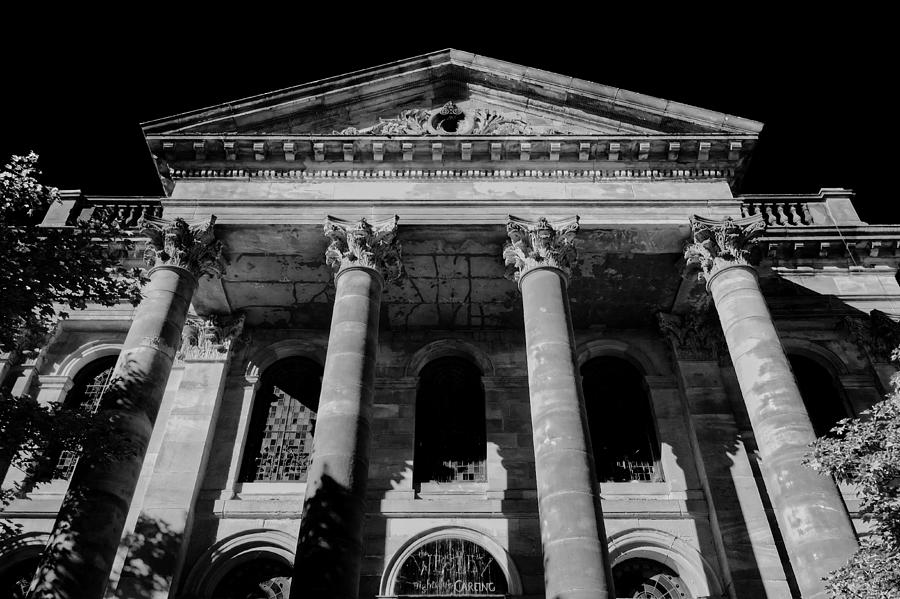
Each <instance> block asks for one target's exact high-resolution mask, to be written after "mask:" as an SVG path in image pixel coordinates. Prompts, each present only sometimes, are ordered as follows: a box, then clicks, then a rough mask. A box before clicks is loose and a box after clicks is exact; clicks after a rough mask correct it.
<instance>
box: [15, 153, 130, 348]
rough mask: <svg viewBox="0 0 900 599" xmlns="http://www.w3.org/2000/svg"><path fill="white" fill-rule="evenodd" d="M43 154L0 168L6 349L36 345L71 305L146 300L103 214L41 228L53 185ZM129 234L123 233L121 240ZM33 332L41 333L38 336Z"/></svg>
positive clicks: (118, 235)
mask: <svg viewBox="0 0 900 599" xmlns="http://www.w3.org/2000/svg"><path fill="white" fill-rule="evenodd" d="M37 160H38V157H37V155H36V154H34V153H33V152H32V153H30V154H28V155H27V156H13V157H12V158H11V159H10V161H9V163H7V164H6V166H5V167H4V168H3V170H2V171H0V256H2V257H3V259H2V260H0V350H2V351H12V350H15V349H19V350H24V351H26V352H27V351H29V350H34V349H35V345H39V344H40V342H41V340H43V339H45V338H46V334H47V333H48V332H49V331H51V330H52V329H53V326H54V324H55V322H56V319H57V318H65V317H66V316H67V313H66V312H63V311H59V310H58V306H66V307H68V308H69V309H73V310H74V309H84V308H85V307H87V304H88V303H98V304H102V305H104V306H112V305H114V304H116V303H118V302H119V301H120V299H127V300H130V301H131V302H132V303H134V304H137V302H138V301H140V287H139V285H140V274H139V272H138V271H137V270H132V271H128V270H126V269H125V268H123V267H122V266H121V264H120V262H121V256H122V252H123V251H127V249H128V248H129V245H128V242H127V237H126V236H125V234H124V233H123V232H122V231H121V230H119V229H118V227H117V226H116V225H115V224H108V223H106V222H104V220H103V219H101V218H96V219H91V220H90V221H87V222H85V221H80V222H78V223H77V224H76V225H75V226H73V227H66V228H53V229H51V228H42V227H40V222H41V219H42V217H43V215H44V213H45V212H46V210H47V208H48V207H49V206H50V205H51V204H52V203H53V202H58V201H59V194H58V191H57V190H56V189H55V188H52V187H46V186H44V185H42V184H41V183H39V182H38V180H37V177H38V175H39V174H40V171H38V169H37ZM123 240H124V241H123ZM33 340H36V341H37V342H36V343H35V342H34V341H33Z"/></svg>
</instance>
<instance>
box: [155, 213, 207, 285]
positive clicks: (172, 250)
mask: <svg viewBox="0 0 900 599" xmlns="http://www.w3.org/2000/svg"><path fill="white" fill-rule="evenodd" d="M215 223H216V217H215V216H210V217H209V218H208V219H206V220H204V221H201V222H196V223H188V222H187V221H186V220H184V219H181V218H176V219H174V220H167V219H162V218H155V217H152V216H144V217H142V218H141V219H140V220H139V221H138V228H140V230H141V234H142V235H144V236H145V237H147V238H148V239H147V248H146V249H145V250H144V261H145V262H146V263H147V266H149V267H150V268H153V267H155V266H177V267H179V268H183V269H185V270H187V271H189V272H190V273H191V274H193V275H194V276H195V277H199V276H202V275H204V274H207V275H210V276H213V277H221V276H222V274H223V273H224V272H225V267H224V258H223V256H222V251H223V249H224V244H223V243H222V242H221V241H219V240H218V239H216V235H215V231H214V226H215Z"/></svg>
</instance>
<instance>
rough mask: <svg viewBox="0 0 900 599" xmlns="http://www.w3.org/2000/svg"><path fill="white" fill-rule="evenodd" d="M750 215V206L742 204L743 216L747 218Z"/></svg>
mask: <svg viewBox="0 0 900 599" xmlns="http://www.w3.org/2000/svg"><path fill="white" fill-rule="evenodd" d="M748 216H750V207H749V206H748V205H747V204H741V217H742V218H747V217H748Z"/></svg>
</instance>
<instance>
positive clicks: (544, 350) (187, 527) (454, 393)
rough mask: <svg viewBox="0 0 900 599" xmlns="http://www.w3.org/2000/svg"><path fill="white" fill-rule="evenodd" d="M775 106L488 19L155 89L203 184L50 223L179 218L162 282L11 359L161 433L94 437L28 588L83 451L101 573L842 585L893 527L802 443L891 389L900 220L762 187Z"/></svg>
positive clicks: (165, 154) (79, 211) (758, 587)
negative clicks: (455, 35)
mask: <svg viewBox="0 0 900 599" xmlns="http://www.w3.org/2000/svg"><path fill="white" fill-rule="evenodd" d="M762 127H763V125H762V124H761V123H758V122H754V121H751V120H748V119H743V118H739V117H735V116H731V115H726V114H721V113H718V112H714V111H710V110H705V109H702V108H697V107H693V106H688V105H684V104H679V103H677V102H670V101H666V100H661V99H658V98H653V97H649V96H645V95H641V94H639V93H634V92H630V91H626V90H622V89H614V88H609V87H606V86H603V85H599V84H596V83H591V82H588V81H582V80H578V79H573V78H571V77H566V76H563V75H557V74H554V73H548V72H544V71H540V70H536V69H532V68H526V67H521V66H517V65H513V64H509V63H506V62H502V61H498V60H493V59H489V58H485V57H482V56H475V55H472V54H469V53H465V52H460V51H456V50H447V51H442V52H436V53H433V54H428V55H424V56H419V57H415V58H412V59H409V60H404V61H400V62H397V63H392V64H388V65H384V66H380V67H375V68H371V69H366V70H362V71H358V72H354V73H350V74H348V75H344V76H340V77H334V78H330V79H325V80H322V81H318V82H314V83H310V84H306V85H300V86H298V87H294V88H289V89H284V90H280V91H276V92H273V93H270V94H265V95H261V96H256V97H252V98H248V99H244V100H238V101H234V102H230V103H227V104H223V105H221V106H214V107H211V108H205V109H200V110H196V111H193V112H189V113H185V114H180V115H177V116H174V117H171V118H165V119H160V120H157V121H153V122H149V123H145V124H144V132H145V135H146V140H147V143H148V145H149V148H150V151H151V152H152V153H153V155H154V156H155V158H156V160H157V165H158V168H159V172H160V177H161V179H162V181H163V185H164V187H165V189H166V194H165V196H163V197H116V198H111V197H86V196H84V195H82V194H80V193H78V192H72V193H66V194H64V202H63V203H62V204H61V205H58V206H54V207H53V208H52V209H51V211H50V212H49V213H48V215H47V217H46V219H45V225H47V226H67V225H71V224H72V223H73V222H74V221H75V220H76V219H78V218H86V217H88V216H90V215H92V214H93V215H95V216H98V217H101V218H115V219H118V220H119V222H120V223H121V224H122V226H123V227H126V228H133V229H134V230H135V232H136V234H137V235H138V236H139V237H141V238H146V239H147V240H148V250H147V252H146V255H145V256H144V255H139V254H140V252H139V253H138V254H135V255H132V256H130V258H129V260H131V261H134V262H137V261H138V260H142V259H143V258H146V259H147V261H148V268H150V270H149V273H150V282H149V283H148V284H147V287H146V290H145V291H146V299H145V301H144V302H143V303H142V304H141V305H140V306H138V307H137V308H132V307H131V306H130V305H124V304H123V305H121V306H119V307H116V308H99V307H97V308H91V309H88V310H85V311H83V312H77V313H74V314H72V316H71V317H70V318H69V319H68V320H67V321H65V322H64V323H63V324H62V325H61V327H60V330H59V331H58V333H57V334H56V336H55V337H54V338H53V340H52V341H51V342H50V343H49V345H48V346H47V347H46V348H45V349H44V351H43V353H42V354H41V355H40V356H39V357H38V358H37V359H36V360H34V361H31V362H27V363H25V364H22V365H19V366H15V367H12V366H10V364H8V363H7V364H5V366H4V368H3V371H2V372H3V375H4V384H7V385H10V386H12V388H14V389H15V390H17V391H18V392H26V391H31V392H33V393H36V394H37V397H39V398H40V400H41V401H47V402H50V401H61V402H64V403H65V405H66V406H69V407H71V408H73V409H74V408H77V407H78V406H83V407H85V409H96V408H97V407H98V406H99V407H100V409H110V410H118V412H117V414H118V415H119V416H120V425H119V426H120V428H121V430H122V432H123V434H129V435H130V436H132V437H133V438H135V439H136V440H137V442H138V443H139V444H142V445H143V446H144V447H146V455H145V456H144V457H143V461H142V462H141V461H139V460H131V461H129V460H128V459H127V458H123V460H122V462H121V463H117V465H116V467H115V468H112V467H99V468H93V469H89V467H88V465H84V464H80V463H78V459H77V455H73V454H64V455H61V456H60V459H59V465H58V469H57V476H56V478H57V480H55V481H54V482H53V483H51V484H49V485H45V486H41V487H38V488H35V489H32V490H31V491H30V492H29V493H28V495H27V496H26V497H23V498H22V499H21V500H18V501H16V502H15V503H14V504H13V505H12V506H10V509H9V514H8V516H9V517H11V518H14V519H15V521H16V522H18V523H19V524H21V525H22V534H21V535H20V536H18V537H16V538H13V539H7V540H5V541H4V542H3V545H2V546H0V582H2V585H4V586H3V590H2V591H0V592H2V593H6V595H9V594H11V593H14V591H13V588H14V587H15V585H16V584H17V581H20V580H25V579H30V577H31V575H32V572H33V571H34V569H35V568H36V566H37V564H38V555H39V553H40V551H41V550H42V548H43V547H44V546H45V545H47V543H48V539H50V533H51V531H52V530H53V527H54V521H55V519H56V516H57V512H58V511H59V510H60V506H61V505H62V502H63V498H64V496H65V495H66V492H67V488H68V487H69V486H70V483H69V481H70V480H71V481H73V482H72V485H73V486H77V488H78V489H80V490H81V491H82V492H84V493H87V497H88V498H89V500H90V501H91V502H92V503H90V505H91V506H92V509H90V510H87V511H88V512H89V513H88V514H87V515H85V516H81V517H80V519H79V518H78V517H76V518H75V520H74V522H73V523H71V529H70V530H69V532H68V533H62V534H61V535H58V536H56V537H55V538H54V541H53V543H52V544H51V548H56V549H58V548H59V547H60V546H62V545H64V544H65V543H67V542H71V543H72V545H71V547H70V549H71V548H72V547H74V551H72V553H73V554H74V555H75V557H74V558H68V557H66V556H65V554H58V555H57V557H58V558H59V559H60V560H61V561H62V562H63V565H62V566H59V565H57V575H58V577H57V578H53V577H52V576H50V577H46V576H45V577H43V578H42V579H40V581H39V584H40V585H43V587H41V588H46V587H47V586H53V585H59V586H60V588H61V587H62V586H65V585H69V586H68V587H66V588H70V589H71V588H77V589H82V590H81V591H79V592H80V593H83V596H84V597H92V598H93V597H101V596H105V597H123V598H124V597H154V598H162V597H184V598H196V599H212V598H216V599H246V598H247V597H254V598H257V597H266V598H275V597H285V598H286V597H288V594H289V591H288V590H287V589H288V587H289V585H290V580H291V579H292V578H293V595H292V596H293V597H301V596H302V597H340V598H344V597H357V596H359V597H361V598H366V599H373V598H375V597H379V598H389V597H422V596H428V597H451V596H470V597H471V596H484V597H523V598H524V597H531V598H538V597H547V598H554V599H556V598H560V599H563V598H564V599H576V598H577V599H580V598H587V597H591V598H598V597H599V598H602V597H606V596H607V595H606V594H605V593H607V592H609V590H610V589H611V588H612V583H613V582H614V584H615V594H613V593H611V592H610V593H609V595H608V596H609V597H629V598H632V597H634V598H653V599H658V598H667V599H675V598H693V599H700V598H704V597H715V598H719V597H729V598H732V599H755V598H768V599H775V598H789V597H804V598H807V597H822V596H823V594H822V591H821V582H820V581H819V579H820V577H821V576H822V575H824V574H825V573H827V572H828V571H829V570H831V569H833V568H835V567H837V566H839V565H840V564H842V563H843V562H844V561H845V560H846V558H847V557H848V556H849V555H850V554H851V553H852V552H853V551H854V549H855V547H856V543H857V534H860V533H864V529H863V528H862V525H861V523H860V522H858V521H855V520H854V516H855V513H856V509H857V501H856V500H855V498H854V494H853V491H852V490H851V489H846V488H842V489H839V488H837V487H836V486H835V485H834V484H833V483H832V481H831V480H830V479H827V478H824V477H820V476H818V475H816V474H815V473H814V472H812V471H811V470H809V469H807V468H805V467H803V466H802V465H801V459H802V456H803V454H804V453H805V452H806V450H807V449H806V446H807V444H808V443H809V442H810V441H812V440H813V439H814V437H815V435H818V434H823V433H824V432H826V431H827V430H828V429H829V428H830V426H831V425H832V424H833V423H834V422H835V421H836V420H838V419H840V418H843V417H847V416H854V415H858V414H859V413H860V412H862V411H863V410H865V409H866V408H867V407H868V406H870V405H871V404H872V403H874V402H876V401H877V400H878V399H879V398H880V397H881V396H882V395H883V394H884V392H885V391H886V389H887V384H888V383H887V381H888V379H889V377H890V375H891V374H892V372H893V370H894V369H893V367H892V366H891V364H890V361H889V355H888V354H889V350H890V348H891V346H892V343H893V342H894V341H895V339H896V333H895V325H894V319H896V317H897V316H900V287H898V283H897V278H896V272H897V256H898V254H900V247H898V241H900V226H894V225H891V226H882V225H878V226H874V225H868V224H866V223H864V222H862V221H860V219H859V217H858V216H857V214H856V211H855V210H854V207H853V203H852V198H853V194H852V192H849V191H846V190H843V189H823V190H822V191H821V192H820V193H818V194H812V195H777V194H776V195H753V196H749V195H740V194H739V193H738V192H739V188H740V183H741V178H742V175H743V174H744V172H745V170H746V168H747V165H748V162H749V160H750V157H751V155H752V152H753V149H754V146H755V144H756V143H757V138H758V135H759V133H760V131H761V129H762ZM179 219H183V220H179ZM323 225H324V232H323ZM117 360H118V362H117ZM117 364H118V366H117ZM114 372H115V373H114ZM110 390H119V391H124V392H125V393H126V394H129V397H135V398H137V401H134V402H129V403H128V405H127V406H126V407H121V406H112V405H111V403H112V402H108V403H107V404H104V403H103V397H104V394H107V396H108V395H109V394H110V393H111V391H110ZM151 430H152V433H151ZM314 446H315V450H314ZM17 476H21V474H20V473H17V472H15V471H10V472H9V473H7V480H8V481H9V480H13V479H15V478H16V477H17ZM76 481H77V485H76ZM73 531H74V532H73ZM59 555H62V557H59ZM79 556H80V558H85V557H86V558H87V560H86V561H85V562H83V563H82V562H79V561H78V559H80V558H79ZM295 556H298V557H297V559H295ZM67 559H68V560H69V561H66V560H67ZM86 564H87V565H86ZM59 568H62V570H60V569H59ZM60 571H62V572H63V574H59V572H60ZM72 585H76V586H72ZM357 589H358V595H357ZM104 594H105V595H104Z"/></svg>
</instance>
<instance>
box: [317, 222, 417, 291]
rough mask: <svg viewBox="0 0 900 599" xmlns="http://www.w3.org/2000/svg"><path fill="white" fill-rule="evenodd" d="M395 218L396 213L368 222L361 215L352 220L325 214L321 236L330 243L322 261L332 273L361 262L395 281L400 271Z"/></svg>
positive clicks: (401, 266) (359, 264)
mask: <svg viewBox="0 0 900 599" xmlns="http://www.w3.org/2000/svg"><path fill="white" fill-rule="evenodd" d="M398 220H400V217H399V216H394V217H392V218H388V219H385V220H382V221H378V222H375V223H372V224H369V223H368V221H366V219H364V218H361V219H360V220H359V221H357V222H353V221H347V220H342V219H339V218H333V217H331V216H329V217H327V218H326V219H325V236H326V237H328V239H330V240H331V244H330V245H329V246H328V249H327V250H326V251H325V263H326V264H328V266H330V267H331V268H332V269H334V271H335V273H339V272H340V271H342V270H343V269H345V268H348V267H352V266H362V267H366V268H371V269H374V270H377V271H378V272H379V273H381V275H382V276H384V278H385V280H386V281H389V282H390V281H396V280H397V279H399V278H400V275H401V274H402V272H403V263H402V261H401V256H400V252H401V247H400V242H399V241H398V240H397V221H398Z"/></svg>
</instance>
